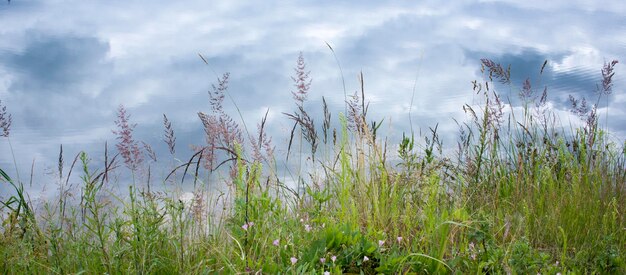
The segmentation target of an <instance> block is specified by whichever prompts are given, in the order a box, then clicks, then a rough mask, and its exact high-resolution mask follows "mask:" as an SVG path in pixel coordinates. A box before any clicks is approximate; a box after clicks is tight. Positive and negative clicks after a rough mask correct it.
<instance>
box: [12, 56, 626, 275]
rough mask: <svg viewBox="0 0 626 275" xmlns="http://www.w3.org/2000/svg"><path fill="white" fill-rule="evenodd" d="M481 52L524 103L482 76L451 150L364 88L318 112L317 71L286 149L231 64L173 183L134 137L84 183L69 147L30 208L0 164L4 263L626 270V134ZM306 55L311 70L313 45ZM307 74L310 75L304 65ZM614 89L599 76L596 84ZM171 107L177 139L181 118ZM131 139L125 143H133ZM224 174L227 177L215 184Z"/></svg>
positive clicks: (138, 268) (41, 268) (96, 269)
mask: <svg viewBox="0 0 626 275" xmlns="http://www.w3.org/2000/svg"><path fill="white" fill-rule="evenodd" d="M331 50H332V48H331ZM613 65H615V63H613ZM483 66H485V67H486V68H484V69H486V71H487V72H486V76H485V78H486V79H492V78H494V77H495V78H496V80H500V82H502V84H503V85H506V87H508V88H509V89H511V90H523V91H526V92H527V93H526V94H525V97H523V99H525V100H527V101H526V104H525V105H524V107H525V108H523V110H522V111H521V112H507V111H508V110H505V109H504V107H503V106H504V105H503V104H502V102H501V101H500V97H499V95H498V94H497V93H496V92H495V90H494V88H493V87H494V86H495V85H496V84H495V83H493V82H491V81H490V80H485V81H482V82H476V83H475V84H476V85H475V91H476V92H478V93H479V94H482V95H483V98H484V101H483V102H482V104H479V105H474V106H470V105H466V106H464V107H463V108H464V110H465V111H466V113H467V114H468V119H467V120H464V121H463V122H460V123H459V127H460V130H459V131H460V135H459V138H458V144H455V146H454V148H450V149H451V150H447V148H442V142H441V141H440V138H439V133H438V129H437V127H434V128H431V129H430V132H429V134H428V135H426V136H424V137H417V138H416V137H415V136H414V135H411V134H409V135H406V136H404V137H403V139H402V140H399V141H396V143H397V144H398V146H397V147H393V146H392V145H390V144H388V141H387V139H386V138H385V137H384V136H383V135H381V133H380V131H379V129H380V128H379V127H380V123H382V122H379V123H372V124H368V123H366V121H367V120H366V118H367V105H366V104H365V98H364V97H365V93H364V92H363V91H362V92H361V95H360V96H359V95H355V96H354V97H353V98H352V100H350V101H348V102H346V111H347V114H344V113H340V114H339V115H338V122H339V125H340V127H339V129H331V126H330V125H331V123H330V121H331V116H330V113H329V112H328V110H327V106H326V104H325V101H324V106H323V107H324V114H325V115H324V118H323V120H324V121H325V122H324V125H323V126H322V127H320V128H316V127H315V125H314V120H313V119H311V118H310V117H309V115H308V114H307V112H306V110H305V108H304V107H303V106H304V102H305V100H306V93H307V92H308V86H307V85H300V86H298V89H303V90H299V91H298V93H294V98H295V99H296V107H297V111H296V112H294V113H293V114H287V118H289V119H291V120H292V121H293V122H294V127H293V131H292V136H291V137H290V142H289V143H290V144H289V148H288V152H287V156H274V155H273V154H272V152H271V151H272V150H270V149H271V146H270V145H269V140H268V139H267V138H266V137H265V136H264V124H265V120H264V121H263V122H262V123H261V125H260V127H259V133H258V134H257V135H247V136H250V137H251V142H250V144H252V145H245V144H244V142H242V140H243V138H241V136H243V135H242V134H241V132H240V131H239V130H238V128H237V127H238V125H237V124H236V123H235V122H234V120H232V119H230V117H229V116H228V115H227V114H225V113H224V112H223V111H222V108H221V103H222V102H221V101H220V95H223V93H224V92H225V91H226V84H227V78H228V75H225V76H224V78H223V79H220V82H219V86H218V87H215V90H214V93H213V94H211V100H212V102H211V106H212V108H213V109H212V115H213V116H211V115H206V114H204V113H202V114H201V115H200V118H201V120H202V122H203V125H204V127H205V129H206V130H207V132H206V133H207V145H206V146H199V147H198V149H197V150H196V154H194V156H193V157H192V158H191V159H190V160H189V162H187V163H183V164H182V165H180V166H179V167H178V168H177V169H174V168H172V169H173V171H172V173H171V174H170V175H169V176H168V179H163V180H162V181H163V186H164V187H163V190H168V191H169V192H162V191H151V190H150V180H151V179H150V176H147V175H149V174H150V172H149V167H150V166H149V163H148V162H147V161H142V160H141V159H133V157H134V156H138V155H137V154H135V155H133V154H134V153H132V152H130V151H127V152H126V153H127V154H126V155H124V152H121V153H122V157H123V158H124V160H123V161H124V162H125V163H126V164H127V165H128V168H130V169H124V168H122V167H118V166H119V165H117V164H118V162H119V161H118V160H117V155H116V156H114V157H112V158H110V157H109V154H108V153H105V156H104V167H94V166H93V165H91V164H90V158H89V156H88V155H87V154H86V153H84V152H81V153H80V154H79V155H77V156H76V158H75V160H74V163H73V164H72V169H73V168H74V165H75V164H76V165H78V166H79V167H81V169H80V170H81V171H80V172H79V173H80V180H81V182H80V185H78V186H74V187H75V188H69V187H68V182H69V178H70V175H69V174H67V175H64V174H63V170H62V165H61V166H60V168H59V170H60V171H59V174H60V179H59V185H60V190H65V191H67V192H61V193H60V194H59V195H58V198H56V199H55V200H51V201H48V202H47V203H45V205H44V206H43V207H42V208H39V209H40V211H34V210H33V209H34V207H33V205H32V203H31V202H30V201H29V199H28V194H26V193H25V192H24V188H23V183H22V182H20V181H19V180H14V179H12V178H11V177H10V175H9V174H8V173H6V172H5V171H7V170H6V169H4V170H0V184H2V185H3V188H12V190H14V195H13V196H11V197H10V198H8V199H5V200H3V201H2V206H1V207H2V208H1V211H2V217H1V225H2V229H1V230H0V233H2V234H1V235H0V270H1V271H2V273H8V274H69V273H71V274H75V273H88V274H97V273H108V274H120V273H124V274H126V273H138V274H180V273H182V274H209V273H210V274H213V273H225V274H229V273H256V272H258V271H260V272H262V273H265V274H278V273H287V274H301V273H317V274H322V273H324V272H330V273H331V274H340V273H357V274H358V273H363V274H376V273H384V274H398V273H402V274H452V273H454V274H473V273H476V274H482V273H513V274H536V273H541V274H556V273H561V274H568V273H571V274H588V273H598V274H624V273H626V259H625V257H626V168H625V161H626V149H625V148H624V143H622V144H617V143H614V142H611V141H610V139H609V138H608V137H609V136H610V135H609V133H608V132H607V130H606V129H602V128H600V127H598V118H597V116H596V115H595V111H596V107H597V106H596V105H592V106H591V108H588V109H587V110H583V109H580V108H579V109H580V110H578V111H579V112H577V113H576V114H577V115H579V116H580V117H581V118H582V119H583V121H584V123H583V124H584V125H583V126H581V127H580V128H574V129H571V130H564V129H563V128H562V127H561V125H558V124H556V123H555V122H554V121H556V119H555V117H554V115H553V114H552V113H550V112H549V110H548V111H547V112H546V111H545V109H542V106H543V105H542V103H545V98H544V97H541V99H539V97H537V98H533V97H531V96H529V92H530V84H529V85H528V87H526V86H524V88H521V89H520V88H516V87H515V86H514V85H512V84H510V79H508V76H509V75H510V73H509V74H507V72H506V71H505V70H503V69H502V67H500V65H499V64H493V63H488V62H485V61H483ZM606 66H607V65H605V68H604V70H603V73H604V72H605V70H606V68H607V67H606ZM609 68H610V67H609ZM298 70H299V71H301V72H305V64H304V61H303V59H302V60H299V63H298V68H297V71H298ZM610 72H611V71H609V73H610ZM487 73H489V75H488V76H487ZM611 76H612V75H611ZM299 77H302V78H299ZM361 77H362V76H361ZM603 77H605V80H606V76H605V75H604V74H603ZM294 80H295V81H296V84H303V83H304V84H306V83H307V81H308V74H306V75H305V76H304V75H302V74H300V75H296V77H295V79H294ZM609 80H610V77H609ZM308 83H310V82H308ZM361 83H362V82H361ZM490 87H491V88H490ZM609 88H610V85H609ZM609 94H610V89H609V90H608V91H606V90H603V91H599V93H598V102H600V100H599V98H600V97H604V96H609ZM303 95H304V96H303ZM296 96H297V97H296ZM544 96H545V95H544ZM221 99H223V96H222V97H221ZM573 103H574V101H573ZM577 103H578V105H574V106H573V107H575V108H576V107H580V101H579V102H577ZM122 110H123V109H122ZM542 110H544V111H542ZM582 111H585V112H582ZM124 112H125V110H124ZM120 118H125V119H126V118H127V117H126V113H121V114H120ZM220 119H221V120H220ZM220 121H222V122H223V123H221V122H220ZM165 122H166V123H165V124H166V133H168V134H169V135H170V136H172V137H171V138H170V140H169V143H168V145H169V147H170V148H171V149H170V152H171V153H172V154H174V145H173V143H174V142H173V140H171V139H172V138H173V131H172V125H171V122H168V121H167V118H165ZM220 123H221V124H220ZM168 124H169V125H168ZM128 125H130V124H126V125H125V127H129V126H128ZM118 126H119V125H118ZM298 126H299V127H298ZM120 127H121V128H123V127H122V126H120ZM210 129H222V130H224V131H221V132H219V133H220V134H216V133H217V131H209V130H210ZM122 130H123V129H122ZM130 130H131V132H132V127H131V128H130ZM238 131H239V132H238ZM320 131H321V132H320ZM121 132H122V131H120V133H121ZM126 134H127V135H128V136H127V137H130V138H131V140H132V136H131V134H129V132H126ZM7 136H8V133H7ZM252 136H254V137H252ZM257 136H258V138H256V137H257ZM227 137H230V138H227ZM233 137H234V138H233ZM421 138H423V142H421ZM121 142H123V141H120V143H121ZM127 145H128V146H127V147H123V146H122V147H120V146H119V145H118V148H120V150H121V151H123V150H124V148H127V149H126V150H132V148H134V147H133V146H135V148H138V147H137V144H136V143H133V142H131V143H128V144H127ZM266 145H267V146H266ZM392 147H393V148H397V149H394V150H392V149H390V148H392ZM129 148H130V149H129ZM263 148H265V149H268V150H265V151H262V150H261V149H263ZM308 149H311V151H308ZM452 150H454V153H452ZM289 155H291V157H292V160H291V162H292V163H293V162H295V163H296V164H295V166H296V167H297V169H295V170H297V171H299V172H294V173H292V174H291V176H285V175H283V174H282V173H283V172H281V171H282V170H281V169H278V168H277V167H279V163H282V160H283V159H287V158H289ZM301 156H310V157H309V158H306V159H305V160H301V159H302V158H300V157H301ZM59 159H60V162H62V153H61V155H60V158H59ZM294 159H295V160H294ZM131 164H132V165H131ZM291 167H292V168H293V167H294V166H293V165H292V166H291ZM72 169H70V171H69V173H71V172H72ZM183 170H184V172H183ZM128 171H130V175H132V179H133V184H132V185H131V186H130V187H129V190H128V192H127V193H126V192H119V191H114V188H115V187H114V186H116V185H115V184H114V182H115V180H114V179H115V177H114V176H113V175H115V174H116V173H117V174H126V173H129V172H128ZM203 171H204V172H203ZM146 172H147V173H146ZM168 172H169V171H168ZM205 172H206V173H205ZM183 175H184V176H186V177H188V178H193V180H194V186H196V189H195V192H194V194H195V200H194V203H192V204H189V203H185V202H183V201H181V200H179V199H178V196H179V195H180V192H179V191H177V190H179V189H177V188H176V187H174V188H171V186H173V185H172V182H171V180H172V179H174V180H175V182H176V183H174V186H176V185H177V184H179V183H178V182H179V180H182V177H183ZM216 178H217V180H223V181H225V182H226V186H227V190H228V192H226V193H223V194H216V192H215V191H209V190H211V189H210V188H209V186H210V185H211V184H214V182H215V181H216ZM63 179H67V180H65V182H64V180H63ZM286 179H293V180H294V182H296V185H297V187H294V186H292V185H291V184H287V183H286ZM209 183H211V184H209ZM196 184H197V185H196ZM152 185H153V187H152V188H154V183H152ZM120 193H124V195H120ZM41 209H43V210H41Z"/></svg>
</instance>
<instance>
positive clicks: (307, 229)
mask: <svg viewBox="0 0 626 275" xmlns="http://www.w3.org/2000/svg"><path fill="white" fill-rule="evenodd" d="M304 230H305V231H306V232H311V226H310V225H308V224H305V225H304Z"/></svg>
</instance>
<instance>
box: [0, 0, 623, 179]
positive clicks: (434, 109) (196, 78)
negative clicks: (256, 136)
mask: <svg viewBox="0 0 626 275" xmlns="http://www.w3.org/2000/svg"><path fill="white" fill-rule="evenodd" d="M0 24H2V26H3V27H2V28H0V100H1V101H2V104H3V105H4V106H6V107H7V111H8V112H9V113H10V114H11V115H12V118H13V121H12V127H11V133H10V145H9V140H7V139H6V138H0V168H2V169H3V170H5V171H8V172H10V173H9V174H11V175H14V174H15V172H14V171H15V168H16V166H17V168H18V171H19V172H20V173H21V174H22V177H23V178H25V177H26V175H28V174H29V173H30V170H31V167H34V170H33V171H34V174H35V175H36V176H41V175H44V176H43V178H46V177H50V178H54V176H53V174H54V171H56V165H57V161H58V155H59V146H60V145H61V144H62V145H63V147H64V154H65V163H66V165H67V166H69V162H71V161H70V160H71V159H72V158H73V156H74V155H75V154H77V153H78V152H80V151H81V150H84V151H85V152H87V153H88V154H89V155H90V156H91V157H92V158H93V159H94V160H95V161H96V162H97V161H98V159H100V160H101V159H102V156H103V152H104V143H105V142H108V144H109V145H110V146H111V148H112V147H113V146H112V145H113V144H114V143H115V142H116V140H115V135H114V134H113V133H112V130H114V129H115V124H114V121H115V120H116V110H117V107H118V106H119V105H120V104H123V105H124V106H125V107H126V109H127V110H128V112H129V113H130V114H131V121H132V122H133V123H137V127H136V132H135V137H136V138H137V139H139V140H143V141H145V142H147V143H149V144H151V145H152V146H153V147H154V148H155V150H156V151H157V153H158V154H159V155H161V156H164V157H165V158H167V153H166V152H167V146H166V145H165V144H164V143H163V142H162V141H161V140H162V136H163V120H162V116H163V114H166V115H167V116H168V118H169V119H170V120H171V122H172V125H173V129H174V131H175V134H176V137H177V145H176V146H177V154H176V157H177V158H178V159H180V160H186V159H187V158H188V157H189V156H190V155H191V153H192V151H191V150H190V149H189V147H190V145H194V144H195V145H201V144H203V142H204V138H203V134H202V133H203V128H202V124H201V122H200V120H199V119H198V116H197V112H199V111H202V112H210V105H209V101H208V95H207V91H209V90H210V88H211V85H212V84H216V81H217V78H218V77H219V76H221V75H222V74H223V73H225V72H229V73H230V85H229V95H230V97H229V98H228V99H227V100H226V102H225V108H226V111H227V112H228V113H229V114H230V115H231V116H233V117H235V118H237V119H239V122H241V121H243V122H245V123H246V127H247V128H249V129H250V130H251V131H254V130H255V129H256V124H257V123H259V122H260V120H261V118H262V117H263V115H264V114H265V113H266V112H267V111H268V110H269V112H268V121H267V125H268V126H267V127H268V132H269V133H270V134H271V135H272V136H273V140H274V142H275V145H276V147H277V149H276V150H277V152H278V154H280V152H283V153H284V151H285V148H286V146H285V144H286V142H287V138H288V137H289V132H290V130H291V126H292V122H290V121H289V120H288V119H287V117H286V116H285V115H284V114H283V113H285V112H287V113H289V112H293V111H294V110H295V104H294V102H293V100H292V98H291V91H293V90H294V87H293V81H292V80H291V76H292V75H293V74H294V71H293V68H294V67H295V66H296V60H297V57H298V55H299V53H300V52H302V54H303V56H304V58H305V60H306V63H307V69H308V70H310V72H311V73H310V76H311V78H312V84H311V89H310V94H309V99H308V101H307V103H306V105H305V107H307V109H308V110H310V113H311V115H312V116H313V117H314V118H318V120H320V121H321V113H322V108H321V101H322V97H324V98H325V99H326V100H327V101H328V102H329V106H330V107H331V112H333V113H334V116H333V119H334V120H335V123H337V122H336V120H337V117H338V113H339V112H342V111H343V110H344V88H343V84H342V77H343V79H344V80H345V86H346V89H345V91H346V92H347V93H348V94H352V93H353V92H355V91H357V90H359V89H360V88H359V81H358V78H357V77H358V75H359V74H360V73H361V72H362V73H363V76H364V86H365V96H366V100H367V101H369V102H370V107H369V108H370V113H369V115H370V120H377V121H381V120H383V119H384V126H383V130H384V131H385V133H386V134H387V135H388V136H390V137H391V138H395V139H396V140H391V142H393V143H397V142H399V140H398V139H399V137H401V136H402V133H403V132H408V131H410V129H411V127H413V129H416V131H419V130H420V129H421V130H422V131H423V132H424V131H428V128H429V127H434V126H435V125H437V123H439V129H440V133H441V134H442V135H444V136H446V137H447V138H448V139H449V140H450V141H448V144H447V145H448V146H452V145H453V143H451V142H453V138H451V137H454V136H456V129H457V126H456V124H455V123H454V120H453V119H457V120H461V121H463V120H464V119H467V118H468V117H467V116H466V115H465V114H464V112H463V109H462V106H463V104H465V103H468V104H472V103H475V102H477V100H479V96H477V95H475V93H473V92H472V84H471V81H472V80H475V79H478V80H481V79H483V77H482V76H481V72H480V59H481V58H489V59H492V60H494V61H495V62H498V63H501V64H503V65H504V66H506V65H507V64H510V65H511V74H512V84H513V85H512V86H511V87H508V88H507V87H501V89H500V88H498V91H499V92H500V93H501V94H502V95H504V96H505V97H508V98H511V102H510V104H511V106H519V102H516V101H515V99H514V98H515V96H516V94H517V91H518V90H516V89H519V88H520V87H521V86H522V82H523V81H524V80H525V79H526V78H527V77H530V80H531V82H532V83H533V85H534V86H533V87H535V88H536V89H541V90H542V89H543V86H544V85H547V86H548V93H549V101H550V107H551V108H552V110H553V111H554V112H555V113H557V114H559V116H560V119H561V122H562V123H563V124H564V125H566V126H567V125H571V124H576V123H577V121H575V120H572V119H571V117H570V116H568V101H567V98H568V95H569V94H573V95H576V96H585V97H587V98H588V99H592V100H591V101H593V99H595V98H596V96H595V95H594V90H595V88H596V84H597V83H598V82H599V81H601V74H600V69H601V68H602V66H603V64H604V63H605V62H609V61H611V60H614V59H617V60H619V61H621V62H626V58H625V57H626V2H625V1H617V0H615V1H594V0H588V1H582V0H553V1H538V0H536V1H535V0H527V1H513V0H502V1H497V0H484V1H464V0H451V1H445V2H442V1H434V0H431V1H429V0H425V1H324V0H323V1H232V0H227V1H226V0H224V1H157V0H155V1H133V0H127V1H116V0H113V1H84V0H80V1H78V0H76V1H74V0H63V1H61V0H47V1H29V0H12V1H10V3H9V2H3V3H0ZM329 45H330V46H331V47H332V49H333V51H331V50H330V48H329ZM199 55H202V56H203V57H204V58H205V60H206V61H207V63H208V64H205V62H204V61H203V60H202V59H201V58H200V57H199ZM545 60H548V63H547V66H546V68H545V70H544V73H543V74H542V75H541V76H540V75H539V70H540V68H541V65H542V64H543V62H544V61H545ZM623 66H624V65H623V63H619V64H617V65H616V67H615V73H616V76H615V77H614V83H615V84H614V88H613V94H612V95H610V97H608V100H606V99H604V100H603V102H602V103H601V105H600V109H599V110H600V113H602V112H606V111H607V110H608V112H609V118H608V121H603V122H602V123H604V125H606V127H608V128H609V129H610V130H611V131H612V133H613V136H612V138H613V139H614V140H616V141H617V142H618V144H619V143H620V142H623V140H624V137H626V109H625V108H624V106H626V104H625V103H626V93H625V91H626V76H625V73H624V72H625V71H624V69H623ZM607 106H608V108H607ZM238 110H239V111H238ZM409 117H410V118H411V119H410V120H409ZM410 122H411V123H412V124H413V125H411V123H410ZM444 146H446V144H444ZM11 147H12V148H13V152H14V154H15V156H14V157H13V156H12V155H11V154H10V151H11V150H10V148H11ZM14 161H15V163H14ZM44 181H45V180H44ZM37 188H40V189H42V188H46V187H37ZM50 188H51V187H50Z"/></svg>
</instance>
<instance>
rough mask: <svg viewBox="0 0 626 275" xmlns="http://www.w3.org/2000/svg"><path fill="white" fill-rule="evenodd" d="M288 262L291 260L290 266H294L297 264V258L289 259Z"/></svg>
mask: <svg viewBox="0 0 626 275" xmlns="http://www.w3.org/2000/svg"><path fill="white" fill-rule="evenodd" d="M290 260H291V264H292V265H294V264H296V263H297V262H298V258H296V257H291V259H290Z"/></svg>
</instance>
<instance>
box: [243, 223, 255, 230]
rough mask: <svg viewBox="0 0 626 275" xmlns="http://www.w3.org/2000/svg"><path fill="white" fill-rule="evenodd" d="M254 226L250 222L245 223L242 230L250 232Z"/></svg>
mask: <svg viewBox="0 0 626 275" xmlns="http://www.w3.org/2000/svg"><path fill="white" fill-rule="evenodd" d="M253 225H254V222H248V223H244V224H243V225H242V226H241V228H242V229H243V230H246V231H248V228H250V227H252V226H253Z"/></svg>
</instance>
